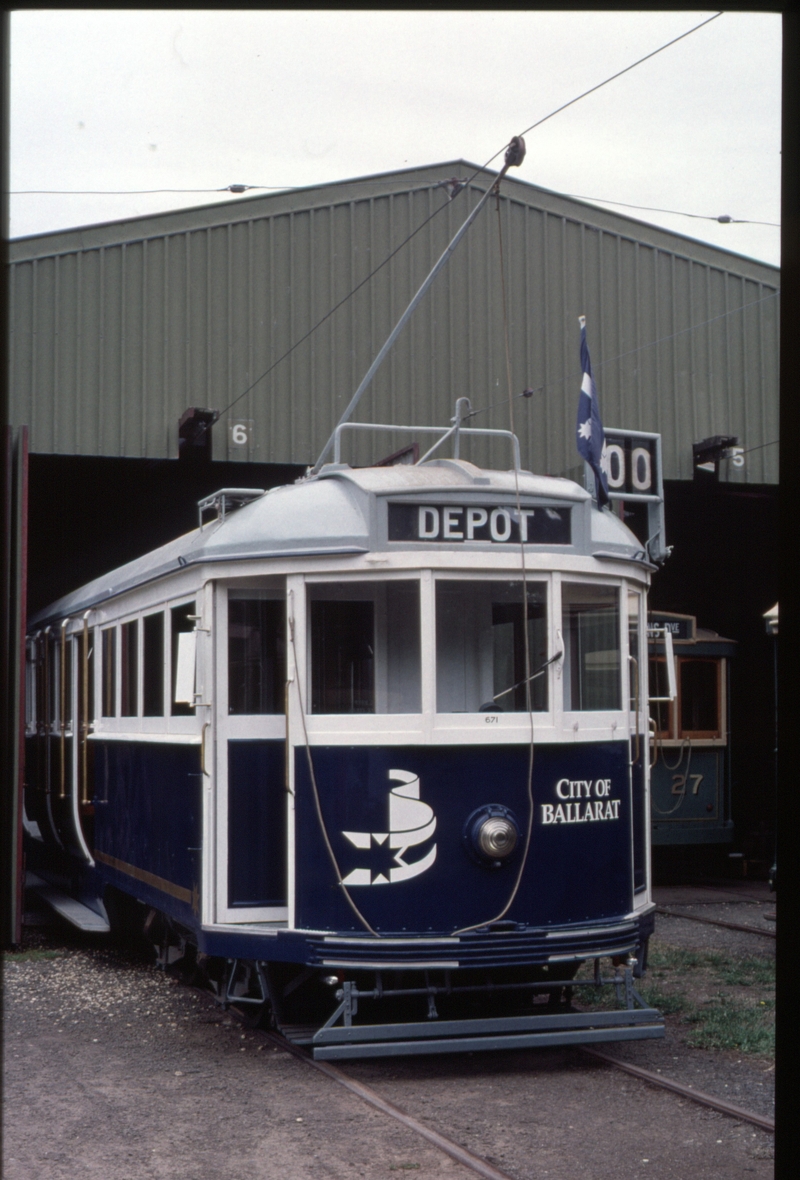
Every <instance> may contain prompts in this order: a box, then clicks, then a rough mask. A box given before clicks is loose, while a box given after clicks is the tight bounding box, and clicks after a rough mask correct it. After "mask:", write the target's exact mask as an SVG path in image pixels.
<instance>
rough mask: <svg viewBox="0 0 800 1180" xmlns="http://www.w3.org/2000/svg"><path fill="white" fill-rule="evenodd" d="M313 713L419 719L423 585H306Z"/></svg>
mask: <svg viewBox="0 0 800 1180" xmlns="http://www.w3.org/2000/svg"><path fill="white" fill-rule="evenodd" d="M308 598H309V617H310V639H311V712H312V713H419V711H420V709H421V701H422V692H421V677H420V626H419V609H420V608H419V583H418V582H417V581H405V580H404V581H397V582H395V581H390V582H357V583H352V584H343V583H335V584H334V583H324V584H313V585H310V586H309V587H308Z"/></svg>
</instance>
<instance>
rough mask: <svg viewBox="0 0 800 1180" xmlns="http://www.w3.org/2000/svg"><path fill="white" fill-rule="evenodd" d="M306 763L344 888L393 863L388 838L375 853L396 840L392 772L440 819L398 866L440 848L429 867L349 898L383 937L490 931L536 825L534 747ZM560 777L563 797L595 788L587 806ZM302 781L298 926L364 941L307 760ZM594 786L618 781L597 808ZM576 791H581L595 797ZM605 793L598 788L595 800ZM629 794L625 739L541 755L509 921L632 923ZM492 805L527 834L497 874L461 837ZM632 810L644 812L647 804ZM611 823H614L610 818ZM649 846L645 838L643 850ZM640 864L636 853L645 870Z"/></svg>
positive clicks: (544, 750)
mask: <svg viewBox="0 0 800 1180" xmlns="http://www.w3.org/2000/svg"><path fill="white" fill-rule="evenodd" d="M312 758H313V763H314V772H315V777H316V780H317V784H318V788H319V792H320V796H321V800H320V802H321V809H322V816H323V819H324V822H325V826H326V829H327V832H328V836H329V839H330V840H331V843H332V846H333V849H334V852H335V854H336V858H337V861H338V863H339V868H340V870H341V873H342V876H343V878H345V879H346V878H347V876H348V875H349V874H350V873H351V872H352V871H353V870H354V869H356V868H362V869H368V870H369V871H370V874H371V876H372V879H373V880H375V878H381V877H383V878H388V877H389V875H390V871H391V867H392V866H393V865H395V864H396V861H395V850H392V849H391V848H390V847H389V841H388V840H384V841H383V842H379V839H380V837H381V836H383V835H384V834H385V833H387V832H388V828H389V814H388V810H389V793H390V790H391V788H392V787H393V786H396V785H397V784H396V783H394V782H392V781H391V780H390V778H389V772H390V771H391V770H394V769H402V770H403V771H406V772H409V773H413V774H415V775H417V776H418V778H419V797H420V800H421V802H423V803H426V804H427V805H428V806H429V807H430V808H432V810H433V814H434V815H435V817H436V829H435V831H434V832H433V833H432V835H431V836H430V838H429V839H428V840H427V841H426V842H425V843H423V844H420V845H418V846H412V847H410V848H409V849H408V851H407V852H406V853H405V854H403V861H404V863H406V864H409V865H410V864H418V863H419V862H420V861H421V860H422V859H423V858H424V857H425V856H428V855H430V852H431V849H432V848H433V847H434V846H435V859H434V860H433V863H432V864H431V866H430V867H429V868H427V869H425V870H424V871H423V872H421V873H420V874H419V875H418V876H415V877H413V878H411V879H409V880H402V881H396V882H391V883H386V884H384V883H383V882H381V881H380V880H379V881H378V883H376V884H371V885H369V886H366V885H362V886H359V885H352V886H350V887H349V888H350V893H351V896H352V897H353V899H354V901H355V902H356V904H357V905H358V907H359V909H361V911H362V912H363V914H364V917H365V918H366V919H367V921H368V922H369V923H370V925H372V926H373V927H374V928H375V929H376V930H379V931H382V932H397V933H411V932H412V931H413V932H418V933H420V934H432V933H439V934H441V933H450V932H452V931H453V930H457V929H459V928H460V927H464V926H471V925H474V924H476V923H481V922H490V921H491V920H492V918H494V917H495V916H496V915H497V914H498V913H499V912H500V911H501V910H502V909H503V907H504V906H505V904H506V902H507V901H508V898H509V896H510V893H511V890H512V887H513V884H514V881H515V878H516V874H517V872H518V869H519V860H520V857H521V856H522V853H523V844H524V832H525V829H526V826H527V822H528V814H529V807H530V805H529V802H528V793H527V779H528V759H529V750H528V747H526V746H523V745H513V746H512V745H504V746H499V745H498V746H486V745H481V746H472V747H469V746H424V747H422V746H418V747H399V748H398V747H395V748H389V749H387V748H386V747H377V748H370V747H341V746H340V747H314V748H312ZM561 780H566V781H565V784H564V785H562V787H561V794H563V795H566V794H568V793H569V790H570V788H569V786H568V785H567V784H568V783H570V782H572V783H576V784H577V783H581V784H587V783H591V784H592V786H591V787H590V788H589V790H590V792H591V796H590V798H586V796H585V793H584V795H583V797H582V798H580V799H579V798H575V799H565V798H561V797H560V796H559V794H558V792H557V790H556V784H557V783H559V782H561ZM295 781H296V795H295V849H296V858H297V864H298V872H297V884H296V913H297V919H296V920H297V925H298V926H300V927H305V928H307V929H312V930H331V931H333V930H342V931H347V930H353V931H361V930H363V927H361V926H360V924H359V923H358V921H357V919H356V917H355V915H354V914H353V912H352V910H351V909H350V907H349V906H348V905H347V902H346V900H345V899H344V898H343V897H342V896H341V890H340V889H339V888H338V887H337V885H336V876H335V873H334V869H333V866H332V865H331V862H330V857H329V854H328V852H327V850H326V848H325V844H324V840H323V837H322V833H321V830H320V824H319V820H318V817H317V814H316V808H315V805H314V798H313V792H312V786H311V782H310V776H309V772H308V764H307V758H306V754H305V751H304V750H298V751H296V780H295ZM598 782H603V783H604V784H605V783H606V782H609V783H610V787H609V788H608V790H609V793H608V795H605V794H601V797H600V798H598V797H597V794H596V784H597V783H598ZM578 789H579V788H577V787H575V788H573V790H574V791H577V790H578ZM580 789H581V790H582V791H583V792H585V791H586V789H587V788H586V787H585V786H583V787H582V788H580ZM605 789H606V788H605V786H603V787H601V788H600V790H601V792H603V791H605ZM630 795H631V792H630V783H629V775H628V744H627V742H606V743H599V744H592V745H588V744H580V745H579V744H577V743H576V744H573V745H569V746H564V745H537V746H536V748H535V751H534V765H533V801H534V822H533V829H532V836H531V848H530V853H529V857H528V863H527V865H526V868H525V872H524V874H523V878H522V881H521V883H520V888H519V892H518V894H517V896H516V898H515V900H514V904H513V906H512V907H511V910H510V911H509V913H508V914H507V915H506V917H507V918H508V919H511V920H516V921H518V922H521V923H523V924H524V925H526V926H542V927H544V926H561V925H567V924H570V923H575V922H578V923H581V922H592V921H605V920H608V919H610V918H614V917H618V916H620V915H624V914H628V913H630V911H631V909H632V908H633V887H632V879H633V873H632V865H631V835H632V831H631V828H632V818H633V817H632V807H631V798H630ZM486 804H501V805H503V806H505V807H507V808H509V809H510V810H511V811H512V812H513V814H514V816H515V817H516V819H517V822H518V825H519V827H520V830H521V833H522V835H521V838H520V841H519V843H518V845H517V849H516V850H515V853H514V855H513V856H512V857H511V858H510V860H509V861H508V862H507V863H505V864H504V865H503V866H502V867H501V868H497V869H495V868H492V867H489V866H487V865H483V864H480V863H476V862H475V861H474V860H473V859H472V857H471V856H470V855H469V852H468V850H467V848H466V847H465V843H464V840H463V832H464V826H465V823H466V821H467V819H468V817H469V816H470V815H471V813H473V812H474V811H475V810H476V809H478V808H480V807H482V806H483V805H486ZM559 807H560V809H561V810H560V811H559V810H558V808H559ZM547 809H549V810H547ZM637 811H638V812H639V813H640V814H641V811H642V809H641V807H640V808H638V809H637ZM605 816H609V818H602V817H605ZM611 816H613V818H611ZM595 817H597V818H595ZM639 826H640V828H641V826H642V825H641V821H640V823H639ZM347 831H351V832H352V831H355V832H369V833H376V834H377V836H378V838H379V839H378V840H376V839H375V837H374V836H373V837H372V839H371V841H370V846H369V848H368V849H363V850H362V849H360V848H356V847H354V846H353V843H352V842H351V841H349V840H348V839H347V838H346V837H345V836H344V834H343V833H344V832H347ZM643 835H644V833H643V830H642V841H641V843H642V845H643ZM643 856H644V848H643V847H642V848H641V852H640V857H641V860H642V867H643ZM637 859H638V858H637ZM312 866H313V871H310V870H311V867H312ZM577 868H579V871H576V869H577ZM587 882H590V886H589V887H588V888H587Z"/></svg>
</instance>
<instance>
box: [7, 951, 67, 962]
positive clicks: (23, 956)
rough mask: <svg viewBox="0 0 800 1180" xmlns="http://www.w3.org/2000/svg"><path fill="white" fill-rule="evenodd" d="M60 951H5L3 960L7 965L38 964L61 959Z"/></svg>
mask: <svg viewBox="0 0 800 1180" xmlns="http://www.w3.org/2000/svg"><path fill="white" fill-rule="evenodd" d="M60 957H61V952H60V951H5V952H4V953H3V959H4V961H5V962H6V963H36V962H39V960H41V959H59V958H60Z"/></svg>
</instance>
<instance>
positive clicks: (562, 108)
mask: <svg viewBox="0 0 800 1180" xmlns="http://www.w3.org/2000/svg"><path fill="white" fill-rule="evenodd" d="M718 16H722V13H721V12H715V13H714V15H713V16H709V17H707V18H706V20H704V21H701V22H700V24H699V25H695V26H694V28H693V29H687V31H686V32H685V33H681V34H680V36H678V37H673V38H672V40H671V41H667V42H666V43H665V44H664V45H660V46H659V48H658V49H653V50H652V51H651V52H650V53H646V54H645V55H644V57H640V58H639V60H638V61H635V62H632V63H631V65H629V66H625V69H624V70H618V71H617V73H616V74H612V75H611V77H610V78H606V80H605V81H604V82H598V83H597V85H596V86H592V87H590V88H589V90H584V92H583V94H579V95H578V97H577V98H571V99H570V100H569V102H565V103H562V105H561V106H560V107H556V109H555V110H554V111H551V112H550V114H549V115H545V116H544V118H543V119H537V121H536V122H535V123H531V125H530V127H527V128H526V129H525V130H524V131H523V132H521V134H522V135H527V134H528V132H529V131H533V129H534V127H541V125H542V123H546V122H547V120H548V119H552V118H553V115H558V114H560V113H561V111H565V110H566V109H567V107H571V106H574V104H575V103H576V102H580V100H581V99H582V98H586V96H587V95H589V94H594V92H595V90H600V89H601V87H603V86H607V85H608V83H609V82H613V81H614V80H615V79H616V78H621V77H622V75H623V74H627V73H628V72H629V70H635V69H636V67H637V66H640V65H641V64H642V62H645V61H649V59H650V58H651V57H655V56H656V54H658V53H662V52H663V51H664V50H665V49H669V47H670V45H675V44H677V42H678V41H682V40H683V39H684V37H690V36H691V34H692V33H696V32H697V30H698V29H702V28H703V26H704V25H709V24H711V22H712V20H716V19H717V17H718ZM497 154H498V155H499V154H500V153H499V152H498V153H497ZM494 158H495V157H494V156H492V159H494Z"/></svg>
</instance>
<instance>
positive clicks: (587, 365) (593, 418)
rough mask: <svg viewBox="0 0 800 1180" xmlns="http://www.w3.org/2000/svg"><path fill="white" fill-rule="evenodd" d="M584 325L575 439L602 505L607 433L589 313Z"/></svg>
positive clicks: (605, 492)
mask: <svg viewBox="0 0 800 1180" xmlns="http://www.w3.org/2000/svg"><path fill="white" fill-rule="evenodd" d="M578 319H579V323H580V325H581V368H582V369H583V380H582V381H581V396H580V400H579V401H578V421H577V426H576V438H575V441H576V443H577V447H578V454H579V455H580V456H581V457H582V458H583V459H585V460H586V462H587V463H588V464H589V466H590V467H591V469H592V471H593V472H594V482H595V488H596V490H597V505H598V507H599V508H602V507H603V506H604V505H605V504H608V503H609V497H608V480H607V478H606V473H605V471H604V470H603V467H602V462H603V450H604V448H605V441H606V439H605V435H604V433H603V424H602V422H601V421H600V410H599V408H598V405H597V386H596V385H595V383H594V377H593V376H592V362H591V360H590V359H589V346H588V344H587V343H586V316H579V317H578Z"/></svg>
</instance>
